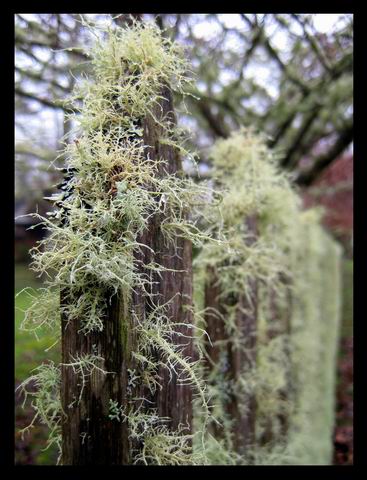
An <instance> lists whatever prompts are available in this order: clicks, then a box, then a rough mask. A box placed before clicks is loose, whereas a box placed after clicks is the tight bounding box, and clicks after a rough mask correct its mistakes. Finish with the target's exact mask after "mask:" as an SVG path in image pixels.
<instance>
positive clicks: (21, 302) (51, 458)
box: [14, 264, 60, 465]
mask: <svg viewBox="0 0 367 480" xmlns="http://www.w3.org/2000/svg"><path fill="white" fill-rule="evenodd" d="M40 286H41V283H40V282H39V281H37V279H36V278H35V277H34V275H33V274H32V272H31V271H30V270H29V269H28V268H27V266H26V265H24V264H16V265H15V294H17V293H18V292H20V291H21V290H22V289H24V288H25V287H31V288H34V289H36V288H39V287H40ZM32 293H33V294H34V295H36V293H35V292H32ZM30 302H31V299H30V297H29V296H28V295H27V293H26V292H22V293H20V294H19V295H18V296H17V297H16V299H15V307H16V309H15V372H14V373H15V381H16V384H18V383H20V382H23V381H24V380H25V379H26V378H28V377H29V376H30V375H31V374H32V373H31V371H32V369H34V368H36V367H37V366H38V365H40V364H41V363H42V362H43V361H45V360H49V359H52V360H54V361H55V362H59V361H60V360H59V357H60V349H59V348H58V346H55V347H53V348H52V349H51V350H49V351H48V352H46V351H45V350H46V349H47V348H48V347H50V346H51V345H52V344H53V343H54V341H55V339H54V337H53V336H52V335H51V334H50V333H47V334H45V335H43V336H42V337H41V338H39V339H37V338H36V337H35V335H34V334H33V333H30V332H24V331H21V330H20V329H19V327H20V325H21V323H22V321H23V317H24V313H23V311H24V310H26V309H27V307H28V306H29V305H30ZM32 415H33V411H32V408H31V407H30V405H26V407H25V409H23V408H22V407H21V405H20V404H19V402H17V404H16V435H15V442H16V452H15V460H16V463H17V464H27V463H34V464H37V465H50V464H54V463H55V462H56V457H57V452H55V450H54V449H52V448H50V449H49V450H46V451H43V449H44V448H45V447H46V440H47V435H48V432H47V430H46V429H45V428H44V427H43V426H41V425H36V426H35V427H34V428H33V429H32V431H31V433H30V434H25V436H24V441H23V440H22V439H21V435H20V433H19V429H21V428H24V427H26V426H27V425H28V424H29V423H30V421H31V419H32ZM30 459H31V460H30Z"/></svg>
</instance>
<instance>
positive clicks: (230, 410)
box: [205, 216, 257, 462]
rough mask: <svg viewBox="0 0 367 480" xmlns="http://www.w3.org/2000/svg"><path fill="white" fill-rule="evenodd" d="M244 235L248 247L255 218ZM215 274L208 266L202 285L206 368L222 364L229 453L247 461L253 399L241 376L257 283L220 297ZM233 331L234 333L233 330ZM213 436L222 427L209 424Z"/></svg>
mask: <svg viewBox="0 0 367 480" xmlns="http://www.w3.org/2000/svg"><path fill="white" fill-rule="evenodd" d="M245 224H246V231H247V233H248V235H247V236H246V238H244V240H243V241H244V243H245V244H246V245H248V246H251V245H252V244H253V243H254V242H255V241H256V239H257V226H256V217H255V216H252V217H249V218H248V219H246V220H245ZM219 275H220V273H219V274H218V272H216V271H215V268H213V267H209V268H208V271H207V282H206V285H205V308H206V311H207V313H206V316H205V318H206V324H207V332H208V335H209V337H210V342H208V341H207V342H206V343H205V345H206V354H207V357H208V361H207V369H208V370H209V373H208V375H209V377H210V371H213V369H215V368H216V367H217V366H218V364H219V362H220V361H221V362H222V365H223V371H221V374H222V375H223V377H224V379H225V382H226V384H227V385H228V386H229V390H228V391H227V392H226V394H227V395H226V401H225V402H224V405H223V409H224V412H225V415H226V416H227V419H228V420H229V422H230V424H231V428H230V432H227V435H228V433H229V434H230V436H231V441H232V448H233V450H234V451H235V452H236V453H237V454H238V455H240V456H242V457H247V461H248V462H250V461H251V455H250V454H249V452H250V450H252V447H253V445H254V443H255V419H256V399H255V395H254V393H253V392H246V394H245V393H244V392H243V389H242V388H241V387H240V381H241V377H242V376H243V375H244V374H246V373H249V372H252V371H253V369H254V368H255V366H256V328H257V280H256V278H253V279H251V280H250V281H249V285H248V291H247V292H246V293H245V292H243V293H242V294H231V295H229V296H228V297H223V292H222V291H221V288H220V286H219V284H220V281H219ZM232 308H234V309H235V312H234V319H235V325H234V326H232V327H231V329H232V332H231V331H230V330H229V328H228V325H226V323H225V318H226V316H227V315H228V311H229V310H230V309H232ZM214 312H217V313H218V314H219V315H218V314H217V315H216V314H215V313H214ZM233 328H234V329H235V331H233ZM212 430H213V434H214V435H215V436H216V437H217V438H218V439H220V438H224V437H225V435H226V433H225V432H224V431H223V426H220V425H218V424H216V423H214V422H213V423H212Z"/></svg>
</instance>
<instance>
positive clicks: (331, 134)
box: [15, 14, 353, 464]
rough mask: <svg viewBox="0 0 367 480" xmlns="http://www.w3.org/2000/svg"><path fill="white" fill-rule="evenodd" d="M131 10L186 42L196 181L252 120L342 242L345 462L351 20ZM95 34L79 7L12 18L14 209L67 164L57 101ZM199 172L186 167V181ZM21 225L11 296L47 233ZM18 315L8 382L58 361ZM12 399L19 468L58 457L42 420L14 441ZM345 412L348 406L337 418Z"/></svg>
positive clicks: (122, 20) (41, 191)
mask: <svg viewBox="0 0 367 480" xmlns="http://www.w3.org/2000/svg"><path fill="white" fill-rule="evenodd" d="M132 16H133V17H135V18H136V19H138V20H142V21H152V22H156V23H157V25H158V26H159V28H161V30H162V33H163V35H166V36H167V37H169V38H171V39H175V40H177V41H178V42H179V43H181V44H182V45H183V47H184V48H185V52H186V55H187V57H188V59H189V63H190V65H191V70H192V72H191V73H190V75H192V76H193V78H194V82H193V86H192V88H191V91H190V93H191V94H192V95H193V96H187V97H186V99H185V103H186V109H185V108H184V105H183V103H182V99H181V98H177V99H176V100H177V105H178V106H179V108H178V112H179V113H178V120H179V123H180V124H181V125H182V126H183V127H185V128H188V129H189V130H190V134H191V137H190V140H189V143H190V144H191V145H190V146H191V147H192V148H193V149H195V150H196V151H197V161H198V167H199V168H198V172H199V173H200V176H201V177H202V178H205V177H206V176H208V175H210V170H211V159H210V158H209V156H208V149H209V147H210V146H211V145H212V144H213V142H214V141H215V140H216V139H217V138H218V137H227V136H228V135H229V134H230V133H231V131H233V130H237V129H238V128H239V127H240V126H247V127H252V128H253V129H254V130H255V131H259V132H261V133H264V134H265V135H266V136H267V138H268V144H269V146H270V147H272V148H274V149H275V150H276V151H277V153H278V156H279V162H280V164H281V165H282V167H283V168H286V169H288V170H290V171H291V172H292V173H293V176H294V180H295V182H296V184H297V185H298V187H299V189H300V192H301V193H302V195H303V198H304V201H305V206H309V205H322V206H323V207H324V209H325V215H324V224H325V226H326V227H327V228H328V229H329V231H330V232H331V233H332V234H333V235H334V236H335V237H336V238H337V239H339V240H340V241H341V242H342V244H343V246H344V249H345V262H344V265H345V267H344V289H343V295H344V310H343V338H344V340H343V342H344V343H343V345H344V347H343V348H342V350H341V354H340V358H341V360H340V361H341V365H342V366H341V367H340V382H339V383H340V388H341V389H342V391H343V392H346V391H347V393H346V395H347V398H346V397H345V395H344V397H343V399H342V400H340V399H339V400H338V402H339V403H338V405H339V407H338V408H339V413H340V412H341V413H340V415H339V416H338V422H339V423H338V425H340V428H342V429H343V428H344V430H342V431H341V430H339V431H338V430H337V431H336V440H335V442H336V455H335V461H336V462H337V463H338V462H339V463H351V462H352V461H353V452H352V448H353V447H352V440H351V439H350V437H351V435H350V430H348V432H349V433H347V434H346V433H345V428H347V429H348V428H349V427H350V428H351V413H350V411H351V408H350V404H351V402H352V393H353V392H352V387H351V382H352V379H353V375H352V365H351V358H352V357H351V355H352V342H351V338H352V318H353V304H352V298H353V278H352V272H353V260H352V255H353V247H352V245H353V241H352V239H353V151H352V143H353V16H352V15H349V14H348V15H345V14H339V15H336V14H333V15H326V14H325V15H324V14H315V15H312V14H305V15H301V14H297V15H293V14H161V15H156V14H133V15H132ZM86 17H87V18H88V20H89V21H92V22H96V23H97V24H98V23H100V22H106V21H108V22H111V21H112V23H113V24H114V25H116V26H119V25H124V24H128V23H129V22H130V21H131V17H130V16H129V15H125V14H122V15H120V16H118V17H113V16H112V15H107V14H90V15H86ZM92 41H93V38H92V36H91V34H90V32H89V31H88V30H87V29H86V28H85V27H84V26H83V24H82V22H81V18H80V16H79V15H77V14H17V15H16V16H15V114H16V115H15V134H16V143H15V210H16V215H17V216H20V215H24V214H27V213H29V212H33V211H36V210H38V211H39V212H40V213H43V214H44V213H45V212H46V211H47V210H48V209H49V206H48V205H47V204H45V203H44V201H43V200H42V198H43V197H44V196H45V195H50V194H51V193H52V192H53V191H54V190H55V185H56V184H57V183H58V182H59V181H60V177H59V176H60V172H58V171H56V170H54V169H53V168H50V162H54V164H55V165H56V166H61V165H62V164H63V161H64V159H63V157H62V155H61V156H59V154H60V151H61V149H62V146H63V144H62V137H63V136H64V135H65V134H67V133H68V132H69V131H70V129H71V127H72V124H71V121H70V120H69V119H68V116H67V115H68V113H70V110H69V108H70V107H68V105H67V103H66V102H65V100H66V99H67V98H68V96H69V95H70V93H71V91H72V89H73V86H74V84H75V82H76V81H78V79H80V78H82V76H83V75H88V73H89V70H90V69H89V65H88V57H87V56H86V55H85V53H83V50H82V48H81V47H83V46H87V45H89V44H90V43H91V42H92ZM58 156H59V158H58V159H57V160H56V161H55V159H56V158H57V157H58ZM198 172H197V171H190V170H188V173H189V174H190V175H192V176H193V177H195V178H197V177H198ZM30 226H32V223H31V221H30V220H29V219H28V218H27V217H20V218H18V219H17V220H16V223H15V254H16V261H17V264H16V286H15V287H16V292H19V291H20V290H21V289H22V288H23V287H26V286H31V287H37V286H38V285H39V283H37V280H36V279H35V278H34V277H33V276H32V274H31V272H29V270H28V269H27V263H28V261H29V257H28V254H27V252H28V250H29V248H30V247H32V246H33V245H34V243H35V242H36V241H37V240H38V239H40V238H42V236H43V234H44V232H43V230H41V229H38V228H35V229H32V230H28V227H30ZM27 302H28V297H27V295H26V294H25V293H21V294H20V295H19V296H18V297H17V299H16V304H17V307H18V308H20V309H24V308H25V307H26V306H27ZM22 315H23V314H22V311H21V310H17V314H16V318H15V327H16V372H15V374H16V382H17V384H18V383H19V382H21V381H23V380H24V379H25V378H26V377H27V376H28V375H29V371H30V370H31V369H32V368H34V367H35V366H36V365H38V364H39V363H40V362H41V361H42V360H44V359H45V358H46V355H48V358H49V357H50V353H51V356H52V355H54V357H55V359H56V358H57V356H58V350H57V347H55V348H53V349H51V351H50V352H49V353H48V354H46V353H45V348H47V347H48V346H49V345H50V342H49V339H47V337H46V338H44V339H42V340H40V341H37V339H36V338H35V337H34V336H32V335H31V334H27V333H26V332H20V331H19V330H18V327H19V325H20V323H21V320H22ZM345 342H346V343H345ZM348 342H349V343H348ZM343 362H344V363H343ZM346 362H347V363H348V362H349V363H348V365H347V366H346ZM343 365H344V366H343ZM343 372H344V373H343ZM345 372H347V373H345ZM343 375H344V376H343ZM343 382H344V383H343ZM345 382H347V384H348V385H349V386H348V387H346V386H345V385H346V384H345ZM348 382H349V383H348ZM348 395H349V396H348ZM339 396H340V392H339ZM342 396H343V395H342ZM338 398H339V397H338ZM21 401H22V399H21V398H18V397H17V405H16V421H17V433H16V463H18V464H27V463H28V464H30V463H39V464H45V463H46V464H47V463H54V462H55V459H56V453H55V452H53V451H51V450H47V451H46V452H42V449H43V448H44V447H45V445H46V443H45V442H46V432H44V431H43V430H42V428H41V427H39V426H35V427H34V429H33V431H32V433H31V434H29V435H26V436H25V438H24V440H22V439H21V434H20V433H19V428H22V427H24V426H26V425H27V422H28V423H29V421H30V419H31V416H30V414H31V412H30V410H29V408H28V410H27V409H26V410H24V411H23V410H21V408H20V405H21ZM346 405H347V406H346ZM342 412H347V413H345V414H344V416H343V413H342ZM348 422H349V423H348ZM338 428H339V427H338ZM341 432H342V433H341ZM338 435H339V436H338ZM343 435H344V436H343ZM348 435H349V436H348ZM341 439H342V440H341ZM338 442H339V443H338ZM343 442H344V443H343ZM338 448H339V450H338ZM345 451H347V453H345ZM340 452H342V453H340ZM343 455H344V456H343Z"/></svg>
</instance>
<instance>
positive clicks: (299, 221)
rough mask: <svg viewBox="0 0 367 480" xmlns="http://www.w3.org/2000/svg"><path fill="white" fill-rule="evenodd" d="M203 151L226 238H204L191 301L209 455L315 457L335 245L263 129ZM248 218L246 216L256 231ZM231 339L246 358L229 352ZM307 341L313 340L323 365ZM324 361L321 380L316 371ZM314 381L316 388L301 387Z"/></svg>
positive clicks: (270, 459) (331, 372)
mask: <svg viewBox="0 0 367 480" xmlns="http://www.w3.org/2000/svg"><path fill="white" fill-rule="evenodd" d="M211 157H212V159H213V167H214V169H213V180H214V182H215V183H216V185H217V187H218V188H220V189H221V191H222V193H223V202H222V204H221V208H220V214H219V216H218V218H217V219H216V221H214V220H213V221H212V225H216V227H215V230H214V231H213V235H214V236H215V235H217V237H218V238H222V237H226V238H227V239H228V242H229V248H228V245H226V244H225V243H220V244H219V243H218V244H214V243H211V244H210V245H209V244H208V245H204V247H203V249H202V251H201V252H200V255H199V256H198V257H197V258H196V259H195V269H194V271H195V276H194V278H195V282H194V284H195V292H196V302H197V304H198V305H200V307H201V308H203V309H205V315H204V319H205V322H204V324H203V322H201V324H200V326H202V327H204V328H207V330H208V333H209V335H210V339H211V342H208V341H206V340H205V337H203V340H204V342H203V343H204V349H205V351H206V356H207V367H206V372H205V376H206V379H207V382H208V389H209V393H210V396H211V403H212V404H213V405H214V411H213V417H214V418H215V419H216V420H217V422H215V421H213V422H211V423H210V425H209V431H208V438H207V456H208V459H209V462H210V463H213V464H234V463H237V464H256V465H258V464H302V463H312V461H314V462H316V463H320V460H321V458H322V461H321V463H328V462H329V460H330V458H329V457H328V456H327V455H326V452H329V451H330V448H331V428H332V427H331V425H332V423H333V417H334V411H333V406H332V398H333V382H334V376H335V351H336V346H337V341H336V338H337V324H338V318H339V317H338V316H339V305H338V294H339V292H338V282H339V279H340V270H339V269H338V267H337V264H338V261H339V258H340V250H339V249H338V247H337V245H336V244H335V242H334V241H332V240H331V239H330V238H329V237H328V236H327V235H326V234H325V233H324V232H323V230H322V228H321V227H320V226H319V223H318V220H317V221H316V220H315V221H314V222H313V223H312V222H310V221H308V222H306V223H307V225H308V226H307V227H306V226H305V218H310V217H312V216H314V215H315V214H314V213H313V212H312V211H310V212H307V213H302V212H301V202H300V198H299V196H298V195H297V193H296V192H295V191H294V189H293V188H292V184H291V181H290V178H288V176H287V174H286V173H284V172H282V171H280V170H279V168H278V167H277V159H276V158H275V157H274V154H273V153H272V152H271V151H269V150H268V149H267V148H266V146H265V141H264V139H262V138H261V136H259V135H254V134H253V133H252V132H251V131H248V130H240V131H239V132H236V133H234V134H232V135H231V137H230V138H228V139H226V140H220V141H219V142H217V143H216V145H215V146H214V148H213V149H212V154H211ZM248 219H250V220H251V219H255V223H256V232H255V230H254V226H253V223H254V222H252V223H251V222H249V221H248ZM254 232H255V235H254ZM307 232H310V233H307ZM309 235H311V236H312V238H314V240H316V244H315V243H313V242H312V243H310V237H309ZM249 239H252V242H249ZM312 245H314V247H313V249H312ZM315 245H317V246H315ZM318 249H319V250H320V249H321V250H320V251H322V252H323V253H322V254H321V253H320V251H319V250H318ZM326 250H328V253H327V252H326ZM319 262H324V263H325V262H330V268H329V271H328V272H326V270H325V269H324V270H320V269H319V268H318V267H317V265H318V264H319ZM330 270H332V272H333V275H334V277H333V278H332V276H331V273H330ZM311 272H314V274H315V275H316V277H317V279H314V278H313V277H312V273H311ZM254 282H256V296H255V297H254ZM319 282H321V284H322V288H321V284H320V283H319ZM325 290H327V292H328V294H325ZM244 299H245V300H244ZM244 306H245V308H244ZM306 306H307V307H306ZM325 309H328V312H329V314H328V315H327V316H326V315H325V316H324V312H325ZM310 310H312V312H311V311H310ZM241 315H245V316H247V317H251V316H252V323H253V331H252V332H251V335H252V336H253V337H255V340H254V339H252V340H251V337H249V335H248V333H249V332H248V330H246V329H245V330H242V331H241V330H239V325H238V318H239V316H241ZM311 323H312V325H313V326H312V327H311ZM327 331H328V332H330V335H329V337H328V339H329V340H328V341H327V342H325V334H326V332H327ZM307 339H309V340H307ZM249 340H250V341H249ZM234 350H235V351H237V352H238V351H239V352H241V351H242V352H243V353H242V355H245V356H246V358H248V357H249V356H251V357H252V359H254V360H253V361H252V363H250V362H248V361H242V363H241V364H238V363H237V364H236V362H235V358H234V356H233V351H234ZM316 350H317V351H318V352H321V351H322V352H323V353H322V355H323V358H325V362H326V363H325V362H324V363H323V365H322V366H321V365H320V363H319V361H320V358H321V354H320V353H317V355H316V354H315V351H316ZM238 355H241V353H238ZM246 358H245V359H246ZM326 365H327V366H326ZM324 368H325V369H327V373H325V375H324V377H325V380H326V378H327V382H324V383H321V382H320V378H321V376H322V375H323V374H322V372H323V369H324ZM314 389H316V390H317V391H318V395H313V394H311V393H309V392H311V391H312V392H314ZM312 395H313V398H311V397H312ZM233 403H236V404H237V409H236V411H235V415H234V410H233V408H232V406H233ZM254 404H255V408H254V406H253V405H254ZM321 405H322V406H323V407H322V415H323V420H322V419H321V418H320V415H321V414H320V410H318V414H316V411H317V409H318V408H321ZM249 416H251V422H249V421H248V420H249ZM246 421H247V424H246ZM241 422H242V423H241ZM198 423H200V418H198ZM242 425H245V426H247V428H248V431H242V432H240V434H241V435H242V444H239V441H238V440H239V438H240V439H241V436H240V437H239V433H238V427H239V426H242ZM312 433H314V434H315V435H317V439H316V440H312V435H311V434H312ZM315 443H317V445H318V447H317V450H318V452H317V453H316V450H314V448H313V446H312V445H315ZM306 444H308V447H307V446H306ZM306 452H308V453H306ZM321 452H324V453H321Z"/></svg>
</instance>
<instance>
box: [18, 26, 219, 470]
mask: <svg viewBox="0 0 367 480" xmlns="http://www.w3.org/2000/svg"><path fill="white" fill-rule="evenodd" d="M100 38H101V36H98V35H97V40H96V42H95V45H94V47H93V49H92V51H90V52H88V55H90V58H91V62H92V65H93V69H94V78H93V79H89V78H88V79H85V80H84V82H81V83H80V84H79V85H78V87H77V90H76V92H75V96H74V109H75V110H76V111H77V114H76V115H74V116H73V118H74V120H75V121H76V122H77V124H78V127H77V129H76V133H74V135H75V138H76V139H75V140H74V141H73V142H72V143H70V144H68V145H67V147H66V152H65V155H66V158H67V172H69V174H68V178H67V179H66V181H65V182H64V185H63V187H64V193H63V194H60V195H59V196H57V197H56V198H54V200H55V202H56V205H57V206H58V207H59V211H58V213H57V219H56V221H52V220H48V219H45V218H42V217H39V216H38V215H37V217H39V218H40V220H41V222H42V223H43V225H44V226H45V227H46V228H47V229H48V231H49V235H48V237H47V239H46V240H44V241H42V242H41V243H40V244H39V246H38V247H37V248H36V249H35V250H34V251H33V264H32V268H33V269H34V270H35V271H36V272H38V273H40V274H46V275H47V278H48V280H47V283H48V285H47V289H46V290H44V292H43V300H42V302H40V301H39V300H38V301H37V300H36V303H35V304H34V305H33V306H32V307H31V309H30V310H29V311H28V313H27V315H26V318H25V323H24V328H28V329H29V328H31V329H33V330H35V331H37V330H39V327H40V326H41V325H42V324H45V325H47V326H49V327H50V328H54V329H55V331H57V328H58V325H59V313H60V305H59V303H58V302H57V301H55V298H58V295H61V317H62V363H61V365H60V366H56V365H50V364H45V365H42V366H41V367H40V370H39V372H38V373H37V372H36V373H35V375H34V376H33V377H32V378H33V380H35V381H36V383H37V384H38V386H39V387H40V388H39V389H38V390H36V392H34V393H32V392H30V394H32V395H34V396H35V403H34V406H35V409H36V415H37V416H38V418H40V419H41V421H43V422H44V423H46V424H47V425H49V426H50V428H51V434H52V437H51V439H50V441H51V442H57V443H58V444H59V445H61V436H62V460H61V461H62V463H64V464H68V463H73V464H75V463H79V464H88V463H104V464H111V463H121V464H130V463H143V464H192V463H198V462H199V463H200V462H203V461H204V460H203V458H202V454H200V455H201V456H200V458H198V455H199V454H193V452H192V449H191V442H192V431H191V403H192V399H191V396H192V392H193V391H194V394H195V395H197V396H198V397H199V398H200V404H201V409H202V415H203V416H204V417H206V416H207V415H208V406H207V400H206V393H205V388H204V385H203V382H202V380H201V378H200V376H199V371H198V364H197V362H194V361H192V336H193V325H192V305H191V296H192V294H191V288H192V280H191V244H192V243H193V244H195V245H198V246H201V245H202V243H203V241H205V240H208V238H209V237H208V234H207V233H206V232H203V231H201V230H199V228H198V227H197V222H198V221H199V220H200V214H199V213H197V212H198V211H200V210H202V211H204V209H202V208H200V205H202V204H203V203H207V202H208V198H209V197H210V191H209V189H207V188H205V187H202V186H200V187H199V186H197V185H196V184H194V183H193V182H192V181H190V180H188V179H185V178H184V176H183V174H182V171H181V160H180V154H188V152H186V150H185V149H184V147H183V144H182V141H180V138H181V132H180V131H179V129H178V128H177V127H176V124H175V117H174V113H173V106H172V94H171V91H172V90H174V91H177V92H179V93H183V86H184V84H185V82H186V81H188V80H187V78H186V77H185V69H186V67H187V65H186V62H185V60H184V57H183V54H182V51H181V49H180V48H179V47H178V46H177V45H176V44H172V43H171V42H170V41H169V40H167V39H164V38H162V36H161V34H160V32H159V30H158V29H157V28H156V27H155V26H153V25H142V24H134V25H133V26H132V27H130V28H123V29H112V28H109V29H108V31H107V35H106V36H105V39H104V40H100ZM78 100H82V107H81V108H80V109H78V107H77V101H78ZM198 206H199V208H197V207H198ZM194 207H195V212H196V214H195V215H193V214H192V212H193V209H194ZM59 292H60V293H59ZM37 302H38V303H37ZM45 302H46V303H45ZM45 305H47V306H48V307H47V309H46V308H45ZM38 307H40V310H39V309H38ZM51 307H52V308H51ZM60 371H61V385H62V386H61V391H62V394H61V402H60V397H59V389H58V385H59V384H60ZM27 385H28V383H27V382H25V384H23V385H22V388H23V389H24V390H25V391H26V390H27ZM204 425H205V421H204ZM61 434H62V435H61Z"/></svg>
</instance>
